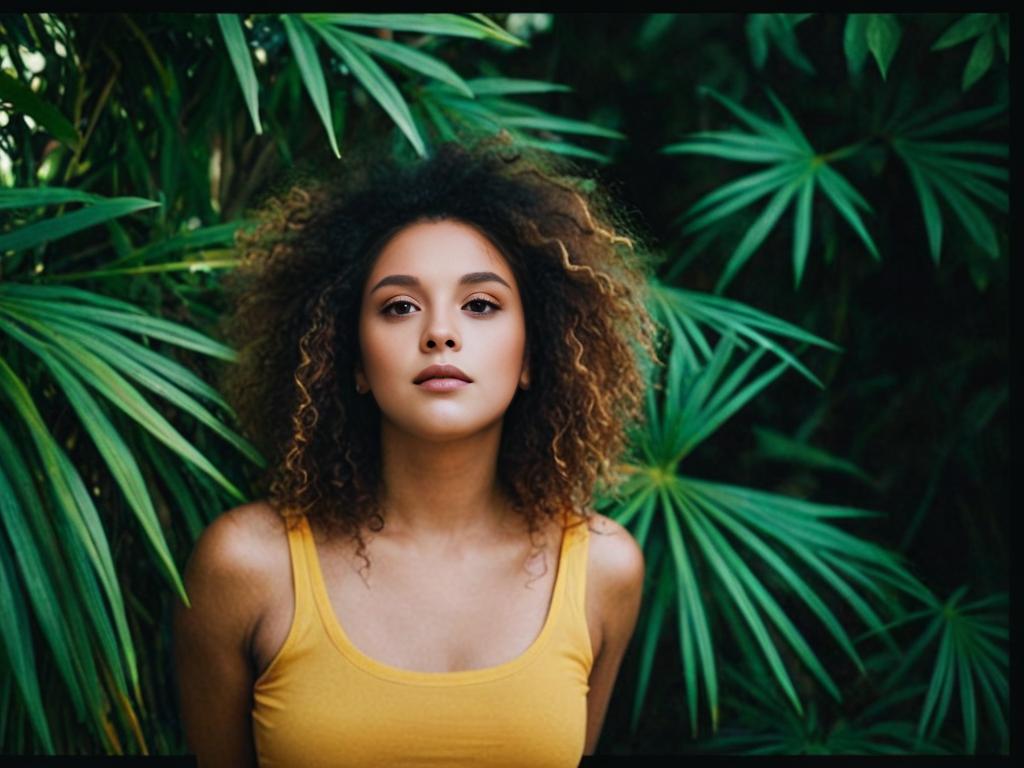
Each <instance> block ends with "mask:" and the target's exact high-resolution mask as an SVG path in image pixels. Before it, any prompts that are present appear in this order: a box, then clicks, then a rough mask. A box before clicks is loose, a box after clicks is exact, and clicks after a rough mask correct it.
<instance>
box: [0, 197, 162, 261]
mask: <svg viewBox="0 0 1024 768" xmlns="http://www.w3.org/2000/svg"><path fill="white" fill-rule="evenodd" d="M158 205H160V203H155V202H153V201H152V200H143V199H142V198H138V197H118V198H113V199H110V200H103V201H102V202H97V203H95V204H93V205H91V206H89V207H88V208H82V209H79V210H77V211H73V212H72V213H65V214H64V215H63V216H60V217H58V218H55V219H44V220H43V221H37V222H35V223H34V224H28V225H26V226H24V227H21V228H20V229H16V230H14V231H13V232H8V233H7V234H6V235H0V251H22V250H25V249H26V248H32V247H33V246H36V245H39V244H40V243H47V242H51V241H53V240H59V239H61V238H62V237H67V236H68V235H72V234H74V233H75V232H79V231H81V230H83V229H88V228H89V227H95V226H96V225H97V224H103V223H104V222H107V221H110V220H112V219H116V218H118V217H120V216H127V215H128V214H130V213H135V212H136V211H143V210H146V209H147V208H153V207H155V206H158Z"/></svg>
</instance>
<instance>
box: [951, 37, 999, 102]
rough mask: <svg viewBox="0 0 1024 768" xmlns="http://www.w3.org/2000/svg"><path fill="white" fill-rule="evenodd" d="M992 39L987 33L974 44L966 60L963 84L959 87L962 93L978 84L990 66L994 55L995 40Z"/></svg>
mask: <svg viewBox="0 0 1024 768" xmlns="http://www.w3.org/2000/svg"><path fill="white" fill-rule="evenodd" d="M993 38H994V35H993V34H992V32H991V31H989V32H986V33H985V34H983V35H982V36H981V37H979V38H978V42H976V43H975V44H974V48H973V49H972V50H971V57H970V58H969V59H968V60H967V66H966V67H964V76H963V82H962V83H961V87H960V89H961V90H962V91H966V90H967V89H968V88H970V87H971V86H972V85H974V84H975V83H976V82H978V80H979V79H981V77H982V76H983V75H984V74H985V73H986V72H988V70H989V68H990V67H991V66H992V59H993V58H994V55H995V40H994V39H993Z"/></svg>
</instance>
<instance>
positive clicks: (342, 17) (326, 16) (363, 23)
mask: <svg viewBox="0 0 1024 768" xmlns="http://www.w3.org/2000/svg"><path fill="white" fill-rule="evenodd" d="M303 18H305V19H306V20H307V21H308V22H309V23H311V24H336V25H341V26H346V27H372V28H373V29H391V30H394V31H396V32H419V33H420V34H424V35H449V36H451V37H471V38H474V39H476V40H488V39H489V40H496V41H498V42H501V43H505V44H507V45H515V46H526V45H527V43H526V42H525V41H524V40H520V39H519V38H518V37H516V36H515V35H513V34H511V33H509V32H507V31H505V30H503V29H501V28H499V27H497V26H496V25H494V24H481V23H480V22H478V21H474V20H473V19H468V18H466V17H464V16H460V15H458V14H455V13H306V14H303Z"/></svg>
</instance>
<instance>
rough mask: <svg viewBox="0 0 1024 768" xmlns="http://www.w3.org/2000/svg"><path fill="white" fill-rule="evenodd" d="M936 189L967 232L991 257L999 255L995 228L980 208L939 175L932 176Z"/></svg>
mask: <svg viewBox="0 0 1024 768" xmlns="http://www.w3.org/2000/svg"><path fill="white" fill-rule="evenodd" d="M932 181H933V183H934V184H935V188H936V190H937V191H938V192H939V194H940V195H942V196H943V197H944V198H946V202H947V203H949V206H950V208H952V210H953V213H954V214H956V216H957V218H959V219H960V223H962V224H963V225H964V228H965V229H966V230H967V233H968V234H969V235H970V236H971V239H972V240H974V242H976V243H977V244H978V245H980V246H981V247H982V248H983V249H984V250H985V252H986V253H988V255H989V256H991V257H992V258H993V259H995V258H998V257H999V239H998V238H997V237H996V231H995V228H994V227H993V226H992V222H990V221H989V220H988V218H987V217H986V216H985V214H984V213H982V211H981V209H979V208H978V206H976V205H975V204H974V203H972V202H971V200H970V198H968V197H967V195H965V194H963V193H962V192H960V190H959V189H957V187H956V186H955V185H954V183H953V182H952V181H950V180H948V178H943V177H942V176H941V175H939V176H933V177H932Z"/></svg>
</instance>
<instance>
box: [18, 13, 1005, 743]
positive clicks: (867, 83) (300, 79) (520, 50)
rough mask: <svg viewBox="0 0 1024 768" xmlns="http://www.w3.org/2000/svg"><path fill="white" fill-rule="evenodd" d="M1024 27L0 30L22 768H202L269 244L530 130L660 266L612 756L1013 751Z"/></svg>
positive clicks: (156, 19)
mask: <svg viewBox="0 0 1024 768" xmlns="http://www.w3.org/2000/svg"><path fill="white" fill-rule="evenodd" d="M1008 25H1009V20H1008V16H1007V15H1006V14H967V15H959V14H906V15H904V14H901V15H892V14H851V15H839V14H836V15H820V14H750V15H730V14H720V15H715V14H700V15H692V16H691V15H672V14H655V15H637V16H623V15H615V16H604V15H584V16H581V15H571V16H564V17H563V16H558V15H554V16H551V15H546V14H511V15H509V14H489V15H486V16H485V15H482V14H474V15H452V14H440V15H429V16H422V15H404V14H402V15H385V14H379V15H374V14H369V15H367V14H301V15H299V14H294V15H283V16H270V15H268V16H244V17H243V16H236V15H231V14H226V15H184V14H178V15H171V14H146V15H124V14H118V15H115V14H110V15H95V14H57V15H45V14H21V15H16V14H4V15H2V16H0V61H2V64H0V66H2V70H3V71H2V72H0V216H2V218H0V523H2V525H0V531H2V532H0V615H2V616H3V617H4V620H3V621H2V622H0V752H14V753H18V752H23V753H27V752H34V753H53V752H56V753H71V754H82V753H98V752H109V753H124V754H143V753H147V754H169V753H179V752H182V751H183V749H184V746H183V742H182V736H181V733H180V727H179V724H178V719H177V712H176V706H177V704H176V698H175V691H174V686H173V683H172V681H173V676H172V671H171V668H170V621H169V619H170V608H171V605H172V601H174V600H178V599H181V598H182V597H183V587H182V583H181V578H180V569H181V567H182V565H183V563H184V560H185V558H186V557H187V555H188V553H189V551H190V550H191V546H192V544H193V542H194V541H195V539H196V537H197V536H198V535H199V533H200V532H201V531H202V529H203V527H204V526H205V525H206V524H207V523H208V522H209V521H210V520H211V519H213V518H214V517H215V516H216V515H217V514H219V513H220V512H221V511H223V510H225V509H227V508H229V507H231V506H234V505H236V504H238V503H240V502H242V501H244V500H247V499H248V498H249V493H248V488H247V485H248V483H249V482H250V481H251V478H252V477H253V473H254V470H255V469H256V468H258V467H259V466H260V464H261V463H262V462H263V461H264V459H263V457H261V456H260V455H259V453H258V451H256V450H255V449H254V448H253V446H252V445H251V443H250V442H249V441H248V440H247V439H246V437H245V436H244V435H240V434H237V433H236V432H235V431H234V429H233V427H232V416H233V414H232V413H231V411H230V409H229V408H228V407H227V405H226V403H225V402H224V401H223V399H222V398H221V396H220V395H219V394H218V393H217V391H216V390H215V389H213V388H212V387H211V386H210V382H213V381H215V378H216V377H215V375H214V374H215V373H216V371H217V370H218V366H223V365H230V363H231V361H232V360H233V359H234V351H233V350H232V349H230V348H229V347H227V346H226V345H224V344H222V343H220V342H218V341H217V340H216V339H215V338H213V337H212V336H211V333H212V329H213V328H214V326H215V323H216V319H217V318H218V316H219V314H220V312H221V311H222V309H223V303H222V298H223V297H222V295H221V294H220V292H219V288H218V286H219V283H220V280H221V277H222V275H223V274H224V272H225V270H230V269H232V267H233V266H234V265H235V264H236V263H237V261H236V256H235V253H234V251H233V248H232V245H233V242H234V235H235V232H236V230H237V229H238V228H239V227H245V226H246V224H247V221H246V219H245V215H246V211H247V210H250V209H251V207H252V206H253V205H254V204H255V203H256V202H258V201H259V200H260V198H261V196H262V195H265V194H266V193H267V192H269V191H271V190H273V189H276V188H279V187H280V185H282V184H283V183H284V182H285V181H286V180H287V179H289V178H291V177H292V176H293V175H294V174H297V173H301V172H302V171H303V170H308V169H315V168H322V167H324V166H325V165H326V164H329V163H330V162H332V161H333V160H334V159H336V158H337V157H343V156H344V155H345V153H346V151H347V150H348V148H350V147H353V146H358V145H359V144H360V143H361V142H365V141H367V140H368V139H369V138H370V137H376V136H379V135H381V133H382V132H385V133H386V132H390V133H391V135H392V137H393V147H394V152H395V154H396V155H397V156H401V157H407V158H412V157H416V156H425V155H427V154H429V153H430V151H431V147H432V146H434V145H436V144H437V143H438V142H440V141H444V140H449V139H456V140H464V139H466V138H467V137H469V136H472V135H476V134H477V133H478V132H494V131H496V130H505V131H508V132H509V133H510V134H511V135H512V136H514V137H515V139H516V140H517V141H521V142H524V143H528V144H531V145H533V146H538V147H542V148H545V149H547V150H550V151H552V152H557V153H562V154H565V155H570V156H572V157H573V158H574V159H575V160H576V161H577V162H578V163H579V164H580V167H581V168H585V169H594V170H596V171H597V173H598V174H599V176H600V178H601V179H602V180H603V181H604V182H606V183H607V184H608V185H609V186H610V188H612V189H613V190H614V192H615V194H616V195H617V196H618V198H619V200H620V201H621V202H622V205H623V206H624V208H625V209H626V210H627V211H628V213H629V215H630V216H632V217H634V218H635V220H636V221H637V222H638V223H639V224H640V226H642V227H643V228H644V229H645V230H646V234H647V239H648V241H649V242H650V243H652V244H654V247H656V248H657V249H658V254H657V255H658V256H659V263H660V265H661V266H660V268H659V273H658V278H657V280H655V281H654V283H653V285H652V289H653V291H652V309H653V310H654V311H655V312H656V314H657V317H658V318H659V322H660V323H661V325H662V327H663V328H664V336H663V351H664V355H663V357H664V358H665V359H666V360H668V365H667V366H665V367H664V368H663V369H662V368H652V369H651V371H650V382H649V384H650V386H649V387H648V390H647V409H648V422H647V424H646V425H645V427H644V428H643V429H642V430H641V429H638V430H636V431H635V432H634V434H633V435H632V440H631V460H630V464H629V466H628V467H627V469H628V474H629V477H630V480H629V481H628V482H627V483H626V484H625V485H624V486H623V487H621V488H617V489H608V491H609V492H608V493H607V494H605V495H604V496H602V504H603V506H600V507H599V510H600V511H602V512H604V513H605V514H608V515H611V516H613V517H615V518H616V519H618V520H619V521H620V522H622V523H623V524H624V525H627V526H628V527H629V528H630V530H631V531H632V532H633V533H634V535H635V536H636V538H637V539H638V541H640V542H641V543H642V545H643V547H644V550H645V553H646V559H647V564H648V584H647V591H646V592H645V598H644V607H643V612H642V614H641V617H640V624H639V626H638V629H637V632H636V635H635V638H634V642H633V645H632V647H631V648H630V652H629V654H628V656H627V659H626V662H625V664H624V666H623V670H622V672H621V674H620V678H619V682H618V686H617V688H616V692H615V696H614V698H613V701H612V706H611V710H610V712H609V715H608V718H607V721H606V725H605V729H604V734H603V737H602V742H601V745H600V748H599V751H601V752H612V753H625V752H659V753H666V752H676V753H687V752H693V753H696V752H709V751H723V752H731V753H773V752H774V753H801V752H802V753H811V752H815V753H823V752H824V753H921V752H929V753H945V752H988V753H993V752H995V753H1000V752H1001V753H1006V752H1008V749H1009V736H1008V723H1007V719H1008V714H1009V711H1008V707H1009V703H1008V702H1009V682H1008V668H1009V632H1008V621H1007V613H1008V605H1007V588H1008V562H1009V551H1008V541H1007V533H1008V530H1009V528H1008V519H1009V515H1008V513H1009V482H1008V476H1007V475H1008V473H1007V470H1008V464H1009V418H1008V406H1009V379H1008V373H1009V366H1008V351H1009V349H1008V327H1007V325H1008V324H1007V318H1008V303H1007V298H1008V295H1007V288H1008V258H1009V244H1008V226H1007V224H1008V221H1007V214H1008V193H1007V188H1008V184H1009V170H1008V165H1007V160H1008V155H1009V147H1008V124H1009V121H1008V112H1009V109H1008V108H1009V87H1008V64H1009V55H1010V51H1009V28H1008Z"/></svg>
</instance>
